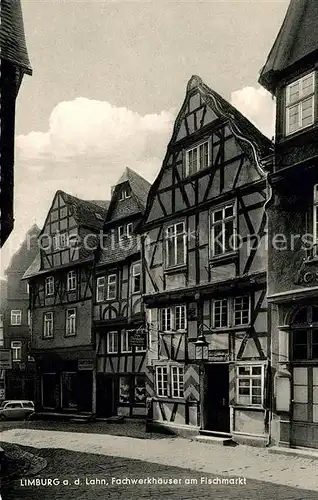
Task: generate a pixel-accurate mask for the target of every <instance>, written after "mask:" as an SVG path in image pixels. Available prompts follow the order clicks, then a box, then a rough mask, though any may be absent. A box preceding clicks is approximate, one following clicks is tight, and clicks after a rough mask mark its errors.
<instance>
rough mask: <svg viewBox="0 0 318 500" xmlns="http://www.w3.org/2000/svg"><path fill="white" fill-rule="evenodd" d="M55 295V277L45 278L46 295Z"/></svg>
mask: <svg viewBox="0 0 318 500" xmlns="http://www.w3.org/2000/svg"><path fill="white" fill-rule="evenodd" d="M53 294H54V276H48V277H47V278H45V295H53Z"/></svg>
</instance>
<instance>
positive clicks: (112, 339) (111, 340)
mask: <svg viewBox="0 0 318 500" xmlns="http://www.w3.org/2000/svg"><path fill="white" fill-rule="evenodd" d="M107 352H108V354H116V353H118V332H108V333H107Z"/></svg>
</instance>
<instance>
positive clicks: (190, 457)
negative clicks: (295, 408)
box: [0, 429, 318, 491]
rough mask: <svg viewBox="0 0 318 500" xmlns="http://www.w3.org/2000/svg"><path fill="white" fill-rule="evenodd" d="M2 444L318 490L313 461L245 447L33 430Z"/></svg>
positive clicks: (5, 435)
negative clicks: (127, 459)
mask: <svg viewBox="0 0 318 500" xmlns="http://www.w3.org/2000/svg"><path fill="white" fill-rule="evenodd" d="M0 439H1V441H3V442H10V443H16V444H20V445H23V446H32V447H35V448H62V449H65V450H72V451H78V452H86V453H96V454H101V455H111V456H115V457H124V458H135V459H139V460H143V461H145V462H152V463H157V464H163V465H170V466H176V467H181V468H187V469H192V470H195V471H200V472H206V473H212V474H219V475H223V476H224V475H231V476H241V477H246V478H247V479H256V480H259V481H268V482H271V483H275V484H282V485H287V486H293V487H295V488H303V489H307V490H314V491H318V466H317V461H316V460H315V459H310V458H300V457H290V456H283V455H273V454H270V453H269V452H268V450H266V449H260V448H252V447H248V446H237V447H235V448H232V447H224V446H221V445H213V444H211V445H210V444H206V443H198V442H196V441H190V440H188V439H182V438H173V439H171V438H167V439H160V440H149V441H148V440H145V439H136V438H129V437H123V436H110V435H105V434H89V433H70V432H63V431H45V430H33V429H11V430H7V431H3V432H2V433H1V437H0Z"/></svg>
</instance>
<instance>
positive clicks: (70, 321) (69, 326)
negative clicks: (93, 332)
mask: <svg viewBox="0 0 318 500" xmlns="http://www.w3.org/2000/svg"><path fill="white" fill-rule="evenodd" d="M65 335H76V309H74V308H72V309H67V311H66V329H65Z"/></svg>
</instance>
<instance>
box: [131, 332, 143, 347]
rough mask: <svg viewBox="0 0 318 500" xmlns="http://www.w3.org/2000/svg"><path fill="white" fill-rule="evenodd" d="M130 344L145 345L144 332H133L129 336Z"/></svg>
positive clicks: (133, 345) (135, 345)
mask: <svg viewBox="0 0 318 500" xmlns="http://www.w3.org/2000/svg"><path fill="white" fill-rule="evenodd" d="M130 345H131V346H132V347H145V346H146V335H145V332H140V331H138V332H133V333H132V334H131V336H130Z"/></svg>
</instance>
